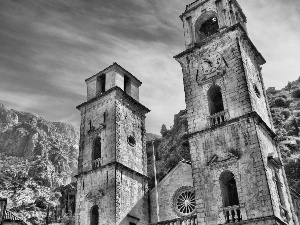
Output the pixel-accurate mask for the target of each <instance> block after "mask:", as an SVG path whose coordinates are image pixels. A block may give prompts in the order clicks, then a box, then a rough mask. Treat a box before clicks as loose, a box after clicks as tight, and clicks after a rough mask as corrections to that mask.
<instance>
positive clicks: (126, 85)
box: [124, 76, 130, 94]
mask: <svg viewBox="0 0 300 225" xmlns="http://www.w3.org/2000/svg"><path fill="white" fill-rule="evenodd" d="M124 92H125V93H126V94H129V93H130V78H129V77H127V76H124Z"/></svg>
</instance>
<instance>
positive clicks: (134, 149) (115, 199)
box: [75, 63, 149, 225]
mask: <svg viewBox="0 0 300 225" xmlns="http://www.w3.org/2000/svg"><path fill="white" fill-rule="evenodd" d="M86 84H87V101H86V102H85V103H83V104H81V105H79V106H77V109H78V110H80V112H81V126H80V146H79V158H78V175H77V196H76V213H75V224H76V225H113V224H118V225H134V224H139V225H146V224H148V222H149V216H148V215H149V213H148V203H147V201H148V198H147V191H148V177H147V156H146V130H145V115H146V113H148V112H149V109H147V108H146V107H145V106H143V105H142V104H141V103H139V87H140V85H141V82H140V81H139V80H138V79H137V78H136V77H134V76H133V75H132V74H131V73H129V72H128V71H126V70H125V69H124V68H122V67H121V66H119V65H118V64H117V63H114V64H113V65H111V66H110V67H108V68H106V69H104V70H103V71H101V72H99V73H97V74H96V75H94V76H92V77H90V78H88V79H86Z"/></svg>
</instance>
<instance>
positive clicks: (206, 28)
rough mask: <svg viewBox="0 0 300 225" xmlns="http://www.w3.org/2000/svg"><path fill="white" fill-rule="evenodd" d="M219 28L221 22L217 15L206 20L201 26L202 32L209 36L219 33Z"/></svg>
mask: <svg viewBox="0 0 300 225" xmlns="http://www.w3.org/2000/svg"><path fill="white" fill-rule="evenodd" d="M218 30H219V23H218V19H217V17H213V18H210V19H209V20H207V21H206V22H204V23H203V24H202V25H201V27H200V32H201V33H203V34H205V35H206V36H207V37H209V36H211V35H213V34H215V33H217V32H218Z"/></svg>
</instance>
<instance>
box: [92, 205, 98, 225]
mask: <svg viewBox="0 0 300 225" xmlns="http://www.w3.org/2000/svg"><path fill="white" fill-rule="evenodd" d="M98 224H99V207H98V206H97V205H94V206H93V207H92V210H91V225H98Z"/></svg>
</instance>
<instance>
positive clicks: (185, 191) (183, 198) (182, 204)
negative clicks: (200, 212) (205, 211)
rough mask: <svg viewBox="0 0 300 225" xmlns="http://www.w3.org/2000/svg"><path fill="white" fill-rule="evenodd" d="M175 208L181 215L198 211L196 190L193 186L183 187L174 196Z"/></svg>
mask: <svg viewBox="0 0 300 225" xmlns="http://www.w3.org/2000/svg"><path fill="white" fill-rule="evenodd" d="M173 208H174V210H175V212H176V213H177V214H178V215H179V216H189V215H192V214H193V213H195V211H196V199H195V192H194V189H193V188H192V187H181V188H179V189H178V190H177V191H176V192H175V194H174V196H173Z"/></svg>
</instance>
